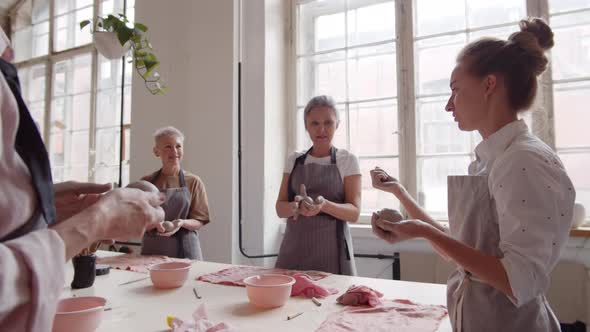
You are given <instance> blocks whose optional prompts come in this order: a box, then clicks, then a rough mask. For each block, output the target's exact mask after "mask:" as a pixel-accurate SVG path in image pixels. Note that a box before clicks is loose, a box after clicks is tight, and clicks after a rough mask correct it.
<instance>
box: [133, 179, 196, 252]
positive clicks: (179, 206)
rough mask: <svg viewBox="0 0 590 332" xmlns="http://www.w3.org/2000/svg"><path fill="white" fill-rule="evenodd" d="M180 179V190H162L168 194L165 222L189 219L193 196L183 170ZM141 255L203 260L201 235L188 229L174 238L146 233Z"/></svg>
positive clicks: (164, 207)
mask: <svg viewBox="0 0 590 332" xmlns="http://www.w3.org/2000/svg"><path fill="white" fill-rule="evenodd" d="M161 171H162V170H160V171H158V173H156V175H155V176H154V177H153V178H152V179H151V180H150V182H152V183H154V182H155V181H156V179H157V178H158V176H159V175H160V173H161ZM178 177H179V182H180V188H168V189H164V190H162V192H164V193H165V194H166V201H165V202H164V204H162V209H164V212H165V214H166V216H165V219H164V220H168V221H173V220H176V219H187V218H188V216H189V213H190V207H191V194H190V192H189V191H188V189H187V187H186V181H185V179H184V173H183V172H182V170H180V173H179V174H178ZM141 254H142V255H164V256H168V257H177V258H190V259H196V260H203V253H202V252H201V244H200V242H199V233H198V232H197V231H189V230H188V229H186V228H180V229H179V230H178V231H177V232H176V233H174V234H173V235H172V236H160V235H158V234H157V232H156V231H151V232H146V233H145V235H144V236H143V239H142V241H141Z"/></svg>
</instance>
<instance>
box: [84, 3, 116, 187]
mask: <svg viewBox="0 0 590 332" xmlns="http://www.w3.org/2000/svg"><path fill="white" fill-rule="evenodd" d="M99 12H100V8H99V0H97V1H95V2H94V7H93V15H92V17H97V16H98V14H99ZM91 54H92V60H91V67H90V70H91V74H90V77H91V80H92V82H90V116H89V118H90V123H89V124H88V144H89V147H88V181H89V182H95V173H96V167H95V166H96V101H97V95H98V84H97V81H98V52H97V51H96V50H93V51H92V53H91ZM121 98H123V96H121ZM121 116H123V114H122V113H121Z"/></svg>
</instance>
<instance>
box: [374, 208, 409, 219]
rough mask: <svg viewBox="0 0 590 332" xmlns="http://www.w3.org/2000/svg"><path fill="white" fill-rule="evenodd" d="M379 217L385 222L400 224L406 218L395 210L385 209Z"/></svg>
mask: <svg viewBox="0 0 590 332" xmlns="http://www.w3.org/2000/svg"><path fill="white" fill-rule="evenodd" d="M379 217H380V218H381V219H383V220H387V221H391V222H400V221H402V220H404V216H403V215H402V214H401V213H399V211H398V210H394V209H383V210H381V211H380V212H379Z"/></svg>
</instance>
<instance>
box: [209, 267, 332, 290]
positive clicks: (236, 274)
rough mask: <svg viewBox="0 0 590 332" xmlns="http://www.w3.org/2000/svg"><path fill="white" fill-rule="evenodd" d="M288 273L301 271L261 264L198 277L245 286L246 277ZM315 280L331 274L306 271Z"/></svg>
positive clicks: (230, 284) (213, 281)
mask: <svg viewBox="0 0 590 332" xmlns="http://www.w3.org/2000/svg"><path fill="white" fill-rule="evenodd" d="M270 273H272V274H286V275H290V276H292V275H294V274H297V273H300V271H293V270H285V269H277V268H270V267H261V266H232V267H229V268H227V269H223V270H219V271H217V272H213V273H208V274H204V275H202V276H199V277H197V280H200V281H205V282H210V283H212V284H221V285H229V286H240V287H244V286H246V285H244V279H246V278H248V277H250V276H255V275H259V274H270ZM305 274H307V275H308V276H309V277H310V278H311V279H312V280H313V281H318V280H321V279H324V278H325V277H327V276H329V275H330V273H326V272H319V271H305Z"/></svg>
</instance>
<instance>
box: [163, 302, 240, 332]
mask: <svg viewBox="0 0 590 332" xmlns="http://www.w3.org/2000/svg"><path fill="white" fill-rule="evenodd" d="M170 325H172V332H237V330H236V329H234V328H233V327H231V326H230V325H228V324H226V323H217V324H214V323H213V322H212V321H210V320H209V315H207V310H206V309H205V305H204V304H201V305H200V306H199V307H198V308H197V310H195V312H193V321H192V322H185V321H183V320H181V319H178V318H174V319H173V320H172V321H171V322H170Z"/></svg>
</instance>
